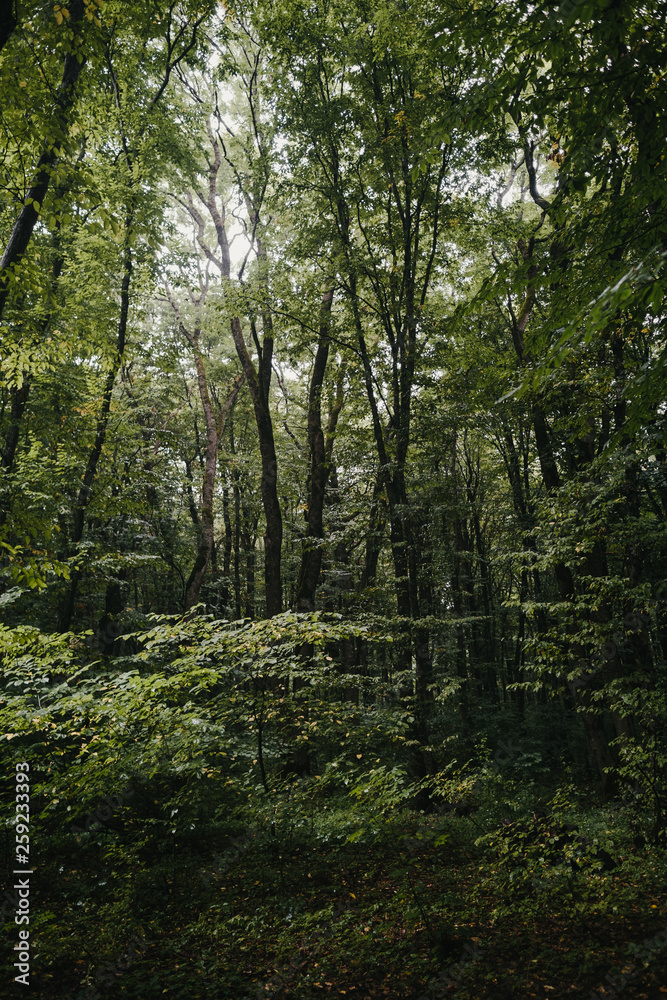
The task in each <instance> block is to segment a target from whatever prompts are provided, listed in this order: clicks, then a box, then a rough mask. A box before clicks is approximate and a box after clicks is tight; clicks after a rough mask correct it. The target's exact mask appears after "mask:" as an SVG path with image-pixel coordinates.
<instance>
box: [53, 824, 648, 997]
mask: <svg viewBox="0 0 667 1000" xmlns="http://www.w3.org/2000/svg"><path fill="white" fill-rule="evenodd" d="M407 817H408V819H407V821H406V820H405V819H404V820H402V821H401V822H400V823H399V822H394V823H393V825H391V826H390V827H388V828H386V829H385V832H384V835H383V836H382V837H377V838H375V839H373V838H369V839H368V840H364V839H363V838H359V839H357V840H355V841H354V842H350V839H349V838H348V839H347V840H344V841H343V842H342V843H341V842H340V840H338V841H336V840H335V839H332V840H329V841H327V840H326V839H325V838H323V837H321V836H320V837H317V836H315V835H314V834H313V833H312V831H311V832H308V831H303V830H302V831H301V833H300V834H299V836H298V837H297V836H293V835H291V836H290V837H289V838H278V837H276V838H273V839H271V838H270V837H268V838H267V837H262V836H260V835H258V833H257V831H253V832H252V833H250V834H241V835H240V836H237V837H236V838H235V839H234V840H229V839H227V840H226V842H225V844H223V845H218V848H217V850H215V848H214V849H213V850H211V852H210V855H208V856H207V855H206V854H205V852H204V853H203V854H201V853H200V854H198V855H195V854H193V853H192V851H191V850H190V849H189V848H188V849H186V846H185V845H178V844H176V845H174V851H173V852H172V854H171V856H163V857H159V855H158V854H156V853H153V854H151V853H150V852H147V851H146V850H145V849H143V850H142V849H140V850H139V851H138V853H137V854H136V855H135V858H134V861H135V863H136V867H135V870H134V873H132V871H131V870H130V868H129V865H128V863H127V862H128V858H127V856H125V857H124V856H123V853H122V852H121V851H119V850H118V848H119V846H120V845H118V844H116V843H114V838H113V836H111V837H110V836H106V837H102V838H100V837H98V838H97V839H95V838H92V837H91V838H89V840H88V841H87V842H86V843H82V844H79V845H78V849H77V850H76V851H73V852H72V853H71V854H70V856H69V857H67V858H65V857H62V856H61V857H60V859H59V860H60V866H59V868H60V871H59V875H58V878H57V882H50V884H49V887H48V889H47V887H46V886H43V890H42V893H41V898H39V899H38V901H37V905H38V907H39V909H40V910H41V912H42V914H48V917H47V916H45V917H44V923H43V925H42V937H43V941H44V946H43V947H42V949H41V951H42V954H41V955H37V956H36V960H35V973H36V980H37V978H39V980H40V991H39V993H40V996H41V997H43V1000H64V998H65V997H67V998H69V997H72V998H75V997H80V998H81V1000H83V998H84V997H85V998H86V1000H106V998H107V997H108V998H109V1000H113V998H114V997H121V996H122V997H126V998H128V997H129V998H136V1000H157V998H158V997H166V998H168V1000H181V998H183V1000H185V998H188V1000H259V998H260V997H272V998H275V1000H289V998H294V1000H306V998H311V997H342V996H345V997H348V998H353V1000H354V998H356V1000H368V998H376V997H378V998H379V997H383V998H399V997H406V998H415V1000H418V998H421V1000H439V998H444V997H456V998H458V1000H484V998H489V1000H491V998H493V1000H522V998H531V997H550V998H554V1000H557V998H559V997H586V998H588V997H589V996H590V995H591V991H593V992H594V993H595V994H596V995H598V996H599V997H606V998H611V997H616V996H620V995H622V996H623V997H625V998H627V1000H639V998H642V1000H657V998H663V997H667V901H666V899H665V891H664V890H665V885H666V884H667V878H666V875H667V861H666V858H665V852H664V851H662V850H656V849H651V848H650V847H643V848H642V849H641V850H640V851H637V850H633V848H632V846H631V845H630V844H628V846H627V850H625V851H624V848H623V846H622V845H621V846H620V847H619V849H618V850H617V852H616V856H615V861H616V867H614V868H613V870H612V871H605V870H604V869H602V868H600V866H598V865H596V864H594V863H592V862H590V861H589V862H585V863H583V864H582V865H581V866H579V868H577V870H575V871H573V870H572V869H571V866H568V865H564V864H553V859H552V861H551V862H549V860H548V859H545V858H544V857H541V856H540V854H539V851H538V852H535V853H534V856H531V858H530V859H529V861H528V863H524V864H519V865H514V864H513V863H508V861H507V858H503V857H502V856H501V855H499V854H498V850H497V842H495V841H493V838H491V840H490V841H489V840H488V839H487V840H484V841H482V842H479V843H476V840H478V838H479V828H478V827H477V825H476V824H475V823H474V821H473V820H472V819H468V818H459V817H454V816H452V817H446V818H444V819H442V818H440V819H439V820H438V821H437V822H434V821H433V819H432V818H429V817H423V816H420V815H418V814H407ZM387 830H389V833H387ZM130 853H131V852H130ZM52 870H55V869H52ZM102 873H103V875H104V877H101V875H102ZM132 942H134V944H133V943H132ZM36 980H35V981H36ZM86 984H88V985H87V989H85V988H84V987H86Z"/></svg>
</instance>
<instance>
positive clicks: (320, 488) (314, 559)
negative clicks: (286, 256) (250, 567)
mask: <svg viewBox="0 0 667 1000" xmlns="http://www.w3.org/2000/svg"><path fill="white" fill-rule="evenodd" d="M332 301H333V289H331V288H327V289H326V290H325V292H324V293H323V295H322V302H321V304H320V324H319V340H318V344H317V351H316V353H315V362H314V364H313V371H312V374H311V377H310V388H309V391H308V447H309V451H310V473H309V491H308V530H307V533H306V537H305V538H304V542H303V550H302V553H301V569H300V571H299V582H298V584H297V595H296V606H297V610H298V611H314V610H315V591H316V589H317V584H318V581H319V578H320V568H321V566H322V541H323V539H324V522H323V514H324V497H325V493H326V487H327V481H328V479H329V465H330V463H329V456H328V455H327V448H326V444H325V439H324V430H323V428H322V386H323V384H324V375H325V373H326V367H327V361H328V358H329V320H330V316H331V304H332ZM341 403H342V400H341Z"/></svg>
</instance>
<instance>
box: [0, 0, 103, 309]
mask: <svg viewBox="0 0 667 1000" xmlns="http://www.w3.org/2000/svg"><path fill="white" fill-rule="evenodd" d="M69 10H70V19H69V24H70V27H71V29H72V30H73V31H74V41H73V43H72V48H73V49H74V47H75V46H77V51H76V52H74V51H71V52H68V53H67V55H66V56H65V64H64V67H63V75H62V79H61V81H60V86H59V87H58V91H57V94H56V101H55V109H54V112H55V113H54V126H55V127H54V129H53V133H54V135H53V136H50V137H48V138H47V139H46V141H45V143H44V147H45V148H44V151H43V153H42V155H41V156H40V158H39V160H38V161H37V167H36V169H35V176H34V180H33V182H32V184H31V186H30V188H29V190H28V193H27V195H26V198H25V200H24V203H23V208H22V209H21V211H20V212H19V215H18V218H17V220H16V222H15V223H14V227H13V229H12V231H11V234H10V237H9V242H8V243H7V246H6V248H5V252H4V254H3V255H2V260H1V261H0V317H2V315H3V313H4V309H5V305H6V304H7V297H8V294H9V279H10V274H11V272H14V273H15V272H16V268H17V266H18V265H19V264H20V262H21V260H22V259H23V257H24V255H25V252H26V250H27V249H28V244H29V243H30V240H31V238H32V234H33V230H34V228H35V225H36V224H37V219H38V217H39V213H40V211H41V207H42V205H43V203H44V199H45V197H46V194H47V192H48V189H49V185H50V183H51V177H52V174H53V168H54V166H55V164H56V163H57V161H58V159H59V156H60V148H61V144H62V142H63V141H64V140H65V138H66V136H67V133H68V130H69V112H70V110H71V108H72V106H73V104H74V99H75V96H76V84H77V81H78V79H79V76H80V75H81V70H82V69H83V66H84V61H85V60H84V59H83V52H82V51H81V49H80V47H78V42H79V41H80V38H81V36H80V27H81V24H82V22H83V15H84V4H83V0H71V2H70V4H69ZM9 23H10V22H9V21H7V20H6V21H5V24H9ZM7 37H8V36H7ZM77 57H79V58H77ZM80 60H81V61H80ZM56 137H57V138H56ZM35 205H37V208H35Z"/></svg>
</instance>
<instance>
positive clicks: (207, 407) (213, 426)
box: [179, 323, 242, 611]
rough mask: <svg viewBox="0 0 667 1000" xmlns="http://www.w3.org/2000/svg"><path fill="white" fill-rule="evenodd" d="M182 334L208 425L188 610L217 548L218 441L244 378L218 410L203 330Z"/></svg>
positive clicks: (186, 599) (194, 602)
mask: <svg viewBox="0 0 667 1000" xmlns="http://www.w3.org/2000/svg"><path fill="white" fill-rule="evenodd" d="M179 327H180V330H181V333H182V334H183V335H184V336H185V337H186V338H187V340H188V341H189V342H190V344H191V346H192V350H193V353H194V360H195V367H196V369H197V384H198V386H199V397H200V399H201V403H202V407H203V410H204V422H205V425H206V448H205V451H204V477H203V482H202V499H201V508H200V514H199V517H200V522H201V532H200V535H199V545H198V547H197V555H196V557H195V561H194V565H193V567H192V570H191V572H190V576H189V578H188V581H187V583H186V586H185V610H186V611H189V609H190V608H192V607H194V605H195V604H197V602H198V600H199V593H200V590H201V585H202V583H203V581H204V576H205V574H206V570H207V568H208V564H209V561H210V558H211V552H212V550H213V532H214V527H215V516H214V509H213V502H214V493H215V479H216V470H217V461H218V443H219V441H220V438H221V437H222V435H223V433H224V429H225V422H226V419H227V415H228V413H229V411H230V409H231V408H232V406H233V405H234V403H235V402H236V397H237V396H238V393H239V391H240V389H241V385H242V379H241V377H240V376H239V377H237V379H236V383H235V385H234V387H233V389H232V391H231V392H230V394H229V396H228V397H227V399H226V400H225V403H224V405H223V406H222V407H221V408H220V411H219V413H218V414H217V418H216V414H215V413H214V410H213V405H212V403H211V398H210V395H209V391H208V383H207V380H206V369H205V368H204V359H203V358H202V355H201V351H200V348H199V337H200V330H199V329H198V328H195V329H194V330H193V331H192V333H190V332H189V331H188V330H187V329H186V328H185V326H184V325H183V324H182V323H180V324H179Z"/></svg>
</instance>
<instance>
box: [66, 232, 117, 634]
mask: <svg viewBox="0 0 667 1000" xmlns="http://www.w3.org/2000/svg"><path fill="white" fill-rule="evenodd" d="M132 222H133V217H132V214H131V213H130V214H129V215H128V216H127V218H126V220H125V248H124V253H123V278H122V281H121V286H120V315H119V318H118V327H117V333H116V345H115V350H114V355H113V359H112V361H111V367H110V369H109V372H108V374H107V379H106V383H105V386H104V392H103V394H102V409H101V412H100V415H99V417H98V420H97V430H96V433H95V442H94V444H93V447H92V450H91V452H90V455H89V456H88V462H87V463H86V469H85V472H84V474H83V482H82V484H81V487H80V488H79V493H78V496H77V499H76V503H75V506H74V526H73V531H72V538H71V542H72V547H73V548H74V549H76V546H77V545H78V544H79V542H80V541H81V539H82V538H83V529H84V523H85V515H86V510H87V508H88V504H89V503H90V500H91V497H92V491H93V483H94V481H95V476H96V475H97V466H98V464H99V461H100V456H101V454H102V449H103V448H104V442H105V441H106V437H107V428H108V424H109V413H110V411H111V400H112V398H113V390H114V386H115V384H116V379H117V377H118V372H119V370H120V367H121V365H122V363H123V356H124V354H125V338H126V335H127V320H128V315H129V310H130V283H131V280H132V269H133V259H132V246H131V241H130V235H131V232H130V231H131V226H132ZM81 576H82V571H81V570H80V569H75V570H74V571H73V573H72V575H71V578H70V586H69V591H68V594H67V597H66V598H65V602H64V605H63V607H62V610H61V617H60V626H61V630H62V631H63V632H67V631H68V630H69V628H70V625H71V623H72V616H73V613H74V603H75V601H76V593H77V590H78V586H79V582H80V580H81Z"/></svg>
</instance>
